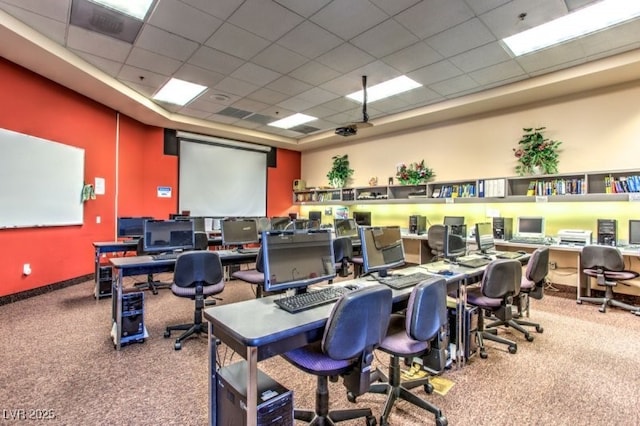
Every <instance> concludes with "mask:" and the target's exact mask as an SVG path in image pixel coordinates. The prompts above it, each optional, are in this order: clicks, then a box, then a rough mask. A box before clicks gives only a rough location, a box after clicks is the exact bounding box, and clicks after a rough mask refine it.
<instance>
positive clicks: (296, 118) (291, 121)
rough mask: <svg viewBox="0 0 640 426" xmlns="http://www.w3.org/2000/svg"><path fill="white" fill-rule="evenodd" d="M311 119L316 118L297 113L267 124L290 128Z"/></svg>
mask: <svg viewBox="0 0 640 426" xmlns="http://www.w3.org/2000/svg"><path fill="white" fill-rule="evenodd" d="M313 120H317V118H316V117H312V116H310V115H306V114H300V113H297V114H293V115H290V116H289V117H286V118H283V119H281V120H278V121H274V122H273V123H269V126H273V127H280V128H281V129H290V128H292V127H296V126H298V125H300V124H304V123H308V122H310V121H313Z"/></svg>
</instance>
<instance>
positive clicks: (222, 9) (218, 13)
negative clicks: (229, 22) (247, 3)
mask: <svg viewBox="0 0 640 426" xmlns="http://www.w3.org/2000/svg"><path fill="white" fill-rule="evenodd" d="M171 1H175V0H171ZM180 1H181V2H183V3H187V4H189V5H191V6H193V7H195V8H196V9H199V10H201V11H203V12H206V13H208V14H210V15H213V16H215V17H216V18H220V19H222V20H226V19H227V18H228V17H229V16H231V14H232V13H233V12H234V11H235V10H236V9H237V8H238V7H240V5H241V4H242V2H243V1H244V0H224V1H212V0H180Z"/></svg>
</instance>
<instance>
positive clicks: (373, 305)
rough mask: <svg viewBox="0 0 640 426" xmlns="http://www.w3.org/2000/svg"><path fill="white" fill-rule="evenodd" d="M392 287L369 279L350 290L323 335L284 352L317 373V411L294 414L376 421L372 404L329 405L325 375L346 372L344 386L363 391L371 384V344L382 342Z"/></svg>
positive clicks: (318, 419)
mask: <svg viewBox="0 0 640 426" xmlns="http://www.w3.org/2000/svg"><path fill="white" fill-rule="evenodd" d="M391 304H392V295H391V289H389V288H388V287H385V286H383V285H373V286H367V287H363V288H360V289H358V290H354V291H351V292H349V293H347V294H346V295H344V296H343V297H342V298H341V299H340V300H338V302H336V304H335V305H334V307H333V310H332V311H331V314H330V315H329V319H328V320H327V324H326V326H325V329H324V335H323V337H322V340H321V341H319V342H316V343H312V344H310V345H307V346H304V347H301V348H298V349H294V350H292V351H289V352H287V353H285V354H284V355H283V357H284V358H285V359H286V360H287V361H289V362H290V363H291V364H293V365H294V366H296V367H298V368H299V369H301V370H302V371H305V372H307V373H310V374H313V375H316V376H317V377H318V379H317V386H316V408H315V411H311V410H307V411H301V410H295V411H294V417H295V418H296V419H298V420H303V421H307V422H310V423H311V424H314V425H331V424H334V423H337V422H341V421H345V420H350V419H356V418H359V417H365V418H366V419H367V424H368V425H375V424H376V419H375V417H373V414H372V412H371V409H369V408H362V409H355V410H353V409H352V410H334V411H329V391H328V379H329V377H337V376H343V377H344V385H345V386H346V388H347V390H348V391H349V392H350V393H351V394H353V395H355V396H358V395H361V394H363V393H364V392H367V391H368V389H369V383H370V381H371V375H370V371H371V362H372V361H373V350H374V349H375V348H376V347H377V346H378V345H379V344H380V341H381V340H382V338H383V336H384V334H385V331H386V329H387V325H388V323H389V316H390V315H391Z"/></svg>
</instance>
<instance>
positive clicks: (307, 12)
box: [275, 0, 331, 18]
mask: <svg viewBox="0 0 640 426" xmlns="http://www.w3.org/2000/svg"><path fill="white" fill-rule="evenodd" d="M330 1H331V0H305V1H300V0H275V2H276V3H278V4H281V5H282V6H284V7H286V8H287V9H289V10H291V11H293V12H295V13H297V14H298V15H302V16H304V17H305V18H308V17H309V16H311V15H313V14H314V13H316V12H317V11H318V10H320V9H321V8H322V7H323V6H324V5H326V4H327V3H329V2H330Z"/></svg>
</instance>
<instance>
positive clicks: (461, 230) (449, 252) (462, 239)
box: [442, 225, 467, 260]
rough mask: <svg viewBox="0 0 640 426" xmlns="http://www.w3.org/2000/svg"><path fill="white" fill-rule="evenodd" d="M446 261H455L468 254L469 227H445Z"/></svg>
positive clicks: (444, 249)
mask: <svg viewBox="0 0 640 426" xmlns="http://www.w3.org/2000/svg"><path fill="white" fill-rule="evenodd" d="M442 251H443V252H444V257H445V259H449V260H455V259H456V258H457V257H460V256H464V255H465V254H467V226H466V225H455V226H445V227H444V247H443V250H442Z"/></svg>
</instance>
